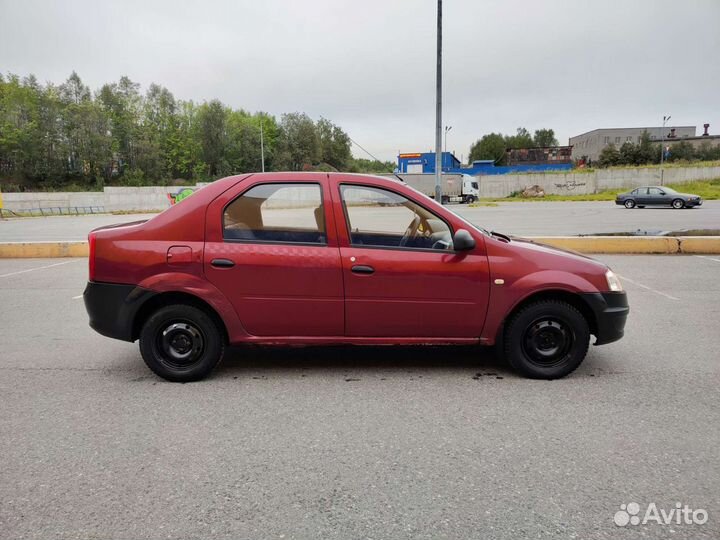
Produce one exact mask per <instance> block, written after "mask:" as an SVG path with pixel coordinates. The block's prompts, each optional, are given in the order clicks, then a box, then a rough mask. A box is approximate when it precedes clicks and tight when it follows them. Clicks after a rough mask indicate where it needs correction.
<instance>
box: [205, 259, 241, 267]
mask: <svg viewBox="0 0 720 540" xmlns="http://www.w3.org/2000/svg"><path fill="white" fill-rule="evenodd" d="M210 264H211V265H212V266H214V267H215V268H232V267H233V266H235V263H234V262H233V261H231V260H230V259H213V260H212V262H211V263H210Z"/></svg>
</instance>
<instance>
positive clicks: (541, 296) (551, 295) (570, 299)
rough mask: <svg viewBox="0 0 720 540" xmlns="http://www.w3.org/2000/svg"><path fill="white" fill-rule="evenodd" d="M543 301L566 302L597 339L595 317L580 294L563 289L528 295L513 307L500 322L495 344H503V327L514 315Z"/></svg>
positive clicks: (546, 290)
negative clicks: (583, 320)
mask: <svg viewBox="0 0 720 540" xmlns="http://www.w3.org/2000/svg"><path fill="white" fill-rule="evenodd" d="M543 300H560V301H563V302H567V303H568V304H570V305H571V306H573V307H574V308H575V309H577V310H578V311H579V312H580V314H581V315H582V316H583V317H584V318H585V320H586V321H587V323H588V327H589V328H590V333H591V334H592V335H594V336H596V337H597V333H598V321H597V318H596V317H595V313H594V312H593V310H592V308H591V307H590V305H589V304H588V303H587V302H586V301H585V300H584V299H583V297H582V296H581V295H580V294H578V293H574V292H571V291H568V290H564V289H545V290H542V291H536V292H534V293H532V294H529V295H528V296H526V297H525V298H523V299H522V300H520V301H519V302H518V303H517V304H515V305H514V306H513V308H512V309H511V310H510V311H509V312H508V313H507V314H506V315H505V317H504V318H503V320H502V322H501V323H500V327H499V328H498V331H497V335H496V336H495V343H499V344H502V343H503V341H504V338H505V327H506V326H507V323H508V321H509V320H511V319H512V318H513V317H514V316H515V314H516V313H518V312H519V311H521V310H522V309H523V308H525V306H528V305H529V304H532V303H535V302H539V301H543Z"/></svg>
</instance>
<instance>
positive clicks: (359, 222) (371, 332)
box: [333, 183, 489, 338]
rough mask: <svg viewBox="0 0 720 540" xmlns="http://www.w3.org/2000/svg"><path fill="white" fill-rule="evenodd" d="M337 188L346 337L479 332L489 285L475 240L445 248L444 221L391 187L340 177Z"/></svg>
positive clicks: (484, 259) (448, 241)
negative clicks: (471, 245)
mask: <svg viewBox="0 0 720 540" xmlns="http://www.w3.org/2000/svg"><path fill="white" fill-rule="evenodd" d="M338 192H339V196H340V201H341V203H342V204H341V205H337V206H336V216H335V217H336V222H337V223H338V228H339V229H341V230H342V233H341V234H343V235H345V239H344V240H343V244H347V245H342V246H341V248H340V254H341V258H342V268H343V277H344V282H345V332H346V335H348V336H352V337H429V338H430V337H433V338H443V337H447V338H458V337H463V338H472V337H479V336H480V333H481V331H482V326H483V323H484V320H485V313H486V311H487V299H488V290H489V284H488V279H489V275H488V262H487V257H486V255H485V253H484V244H482V243H481V242H482V241H481V240H480V239H479V241H478V245H477V246H476V248H475V249H474V250H471V251H467V252H455V251H453V250H452V234H453V231H452V228H451V226H450V224H449V223H448V221H446V220H445V219H443V218H441V217H439V216H438V215H436V214H434V213H433V212H431V211H429V210H427V209H426V208H425V207H424V206H422V205H420V204H418V203H417V202H416V201H413V200H410V199H409V198H407V197H405V196H403V195H401V194H400V193H397V192H395V191H392V190H389V189H384V188H381V187H377V186H372V185H360V184H352V183H342V184H340V186H339V190H338ZM338 192H336V191H333V193H334V194H335V193H338ZM338 212H342V213H343V214H344V215H343V216H339V215H338ZM343 223H344V224H345V228H344V229H343V228H342V225H343Z"/></svg>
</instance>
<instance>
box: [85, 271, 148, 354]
mask: <svg viewBox="0 0 720 540" xmlns="http://www.w3.org/2000/svg"><path fill="white" fill-rule="evenodd" d="M154 294H155V293H154V292H153V291H150V290H148V289H143V288H142V287H136V286H135V285H125V284H117V283H97V282H94V281H88V284H87V287H85V292H84V293H83V300H84V301H85V309H86V310H87V313H88V316H89V317H90V328H92V329H93V330H95V331H96V332H97V333H99V334H102V335H103V336H107V337H110V338H114V339H120V340H123V341H134V336H133V321H134V320H135V315H137V312H138V310H139V309H140V306H142V304H144V303H145V301H146V300H147V299H148V298H150V297H151V296H153V295H154Z"/></svg>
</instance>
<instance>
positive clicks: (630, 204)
mask: <svg viewBox="0 0 720 540" xmlns="http://www.w3.org/2000/svg"><path fill="white" fill-rule="evenodd" d="M625 208H627V209H628V210H630V209H632V208H635V201H633V200H632V199H628V200H627V201H625Z"/></svg>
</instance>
